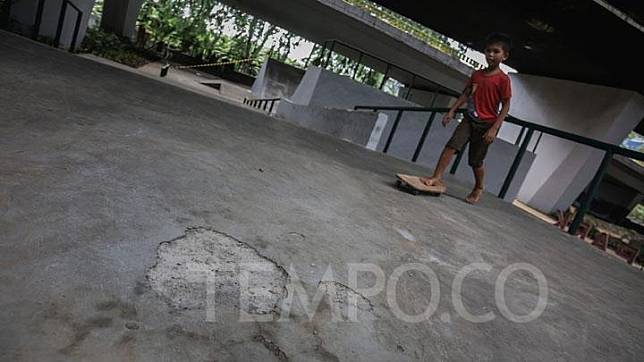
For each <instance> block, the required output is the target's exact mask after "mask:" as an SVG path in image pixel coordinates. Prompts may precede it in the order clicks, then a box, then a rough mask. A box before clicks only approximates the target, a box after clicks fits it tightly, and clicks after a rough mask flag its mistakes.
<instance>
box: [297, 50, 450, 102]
mask: <svg viewBox="0 0 644 362" xmlns="http://www.w3.org/2000/svg"><path fill="white" fill-rule="evenodd" d="M337 45H340V46H342V47H344V48H347V49H349V50H350V51H353V52H356V53H357V54H358V60H357V61H356V66H355V67H354V68H353V72H352V75H351V78H352V79H355V78H356V75H357V74H358V71H359V68H360V65H361V62H362V61H363V59H364V58H365V57H367V58H371V59H374V60H376V61H377V62H379V63H382V64H383V65H384V66H385V70H384V77H383V78H382V81H381V82H380V84H379V86H378V89H382V88H383V87H384V85H385V83H386V82H387V80H388V79H389V78H390V75H391V72H392V71H394V70H395V69H398V70H400V71H402V72H403V73H406V74H407V75H408V76H409V77H410V78H411V80H410V81H409V89H410V90H409V91H408V92H407V94H406V95H405V99H408V98H409V97H410V96H411V89H412V88H414V86H415V85H416V83H417V80H424V81H425V82H427V83H429V84H431V85H432V86H433V88H434V91H435V92H437V93H440V94H445V95H449V96H452V97H458V96H459V94H458V93H457V92H454V91H452V90H450V89H449V88H447V87H444V86H442V85H440V84H438V83H436V82H434V81H432V80H430V79H427V78H425V77H423V76H421V75H419V74H417V73H414V72H412V71H409V70H407V69H405V68H403V67H401V66H398V65H395V64H393V63H391V62H389V61H386V60H384V59H382V58H380V57H378V56H375V55H372V54H370V53H367V52H366V51H364V50H362V49H360V48H357V47H354V46H352V45H349V44H346V43H344V42H342V41H340V40H337V39H330V40H327V41H325V42H324V44H323V45H322V50H321V51H320V54H319V56H318V57H317V58H316V60H315V63H317V64H319V66H320V67H322V68H324V69H327V68H328V67H329V64H330V62H331V57H332V55H333V52H334V51H335V52H337ZM345 57H348V56H346V55H345ZM307 65H308V64H307ZM372 71H373V69H372Z"/></svg>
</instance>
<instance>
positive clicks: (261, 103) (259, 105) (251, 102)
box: [244, 98, 282, 114]
mask: <svg viewBox="0 0 644 362" xmlns="http://www.w3.org/2000/svg"><path fill="white" fill-rule="evenodd" d="M281 99H282V98H264V99H251V98H244V104H245V105H247V106H250V107H253V108H256V109H260V110H262V111H268V114H271V113H272V112H273V107H274V106H275V103H276V102H279V101H280V100H281ZM269 104H270V107H269ZM266 108H268V110H267V109H266Z"/></svg>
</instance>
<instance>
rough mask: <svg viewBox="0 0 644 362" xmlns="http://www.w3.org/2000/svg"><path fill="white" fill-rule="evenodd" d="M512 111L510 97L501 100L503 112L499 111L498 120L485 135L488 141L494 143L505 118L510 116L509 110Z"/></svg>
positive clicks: (485, 139)
mask: <svg viewBox="0 0 644 362" xmlns="http://www.w3.org/2000/svg"><path fill="white" fill-rule="evenodd" d="M509 111H510V98H506V99H504V100H502V101H501V112H500V113H499V116H498V117H496V121H494V124H492V127H490V129H489V130H488V131H487V132H486V133H485V134H484V135H483V140H484V141H485V142H487V143H492V142H493V141H494V139H495V138H496V134H497V133H498V132H499V129H500V128H501V124H502V123H503V121H504V120H505V117H507V116H508V112H509Z"/></svg>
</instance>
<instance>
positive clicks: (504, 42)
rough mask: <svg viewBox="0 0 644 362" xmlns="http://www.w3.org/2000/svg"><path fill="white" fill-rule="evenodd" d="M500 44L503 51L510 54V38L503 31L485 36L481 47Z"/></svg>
mask: <svg viewBox="0 0 644 362" xmlns="http://www.w3.org/2000/svg"><path fill="white" fill-rule="evenodd" d="M497 43H498V44H501V47H502V48H503V51H505V52H506V53H507V54H510V49H512V39H510V36H509V35H507V34H503V33H492V34H490V35H488V36H487V37H486V38H485V42H484V44H483V47H485V48H487V46H488V45H490V44H497Z"/></svg>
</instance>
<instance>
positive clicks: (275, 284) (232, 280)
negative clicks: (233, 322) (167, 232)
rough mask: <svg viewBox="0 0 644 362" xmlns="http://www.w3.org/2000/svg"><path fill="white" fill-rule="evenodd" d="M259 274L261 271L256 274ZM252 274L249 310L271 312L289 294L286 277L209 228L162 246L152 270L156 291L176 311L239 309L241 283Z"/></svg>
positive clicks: (151, 280) (150, 276) (150, 278)
mask: <svg viewBox="0 0 644 362" xmlns="http://www.w3.org/2000/svg"><path fill="white" fill-rule="evenodd" d="M256 269H259V270H256ZM245 273H248V280H249V298H248V306H247V308H248V310H245V312H250V313H252V314H268V313H271V312H272V311H273V310H274V308H275V306H276V305H278V303H279V302H280V300H281V299H282V297H283V295H284V293H285V291H286V288H285V286H286V281H287V277H288V275H287V273H286V271H284V269H282V268H281V267H280V266H278V265H277V264H275V263H274V262H273V261H271V260H269V259H267V258H265V257H263V256H262V255H260V254H259V253H258V252H257V251H256V250H255V249H253V248H251V247H249V246H248V245H246V244H245V243H243V242H241V241H239V240H236V239H234V238H233V237H231V236H229V235H226V234H223V233H220V232H217V231H215V230H209V229H206V228H193V229H188V230H187V231H186V234H185V235H184V236H182V237H179V238H177V239H174V240H171V241H167V242H163V243H161V244H159V247H158V249H157V263H156V265H154V266H153V267H152V268H150V269H149V270H148V273H147V275H146V278H147V279H148V281H149V283H150V286H151V288H152V290H154V291H156V292H157V293H158V294H160V295H161V296H163V297H165V298H166V299H167V301H168V303H169V304H170V305H171V306H173V307H174V308H177V309H180V310H185V309H197V310H205V309H206V306H207V305H208V304H207V303H208V302H209V300H208V299H207V298H215V299H214V300H210V302H214V303H215V304H213V306H214V307H215V308H220V307H224V309H228V308H230V307H232V308H236V309H239V307H240V306H239V303H240V299H239V294H240V293H239V290H240V286H239V283H240V282H241V281H242V277H243V276H245V275H246V274H245Z"/></svg>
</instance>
